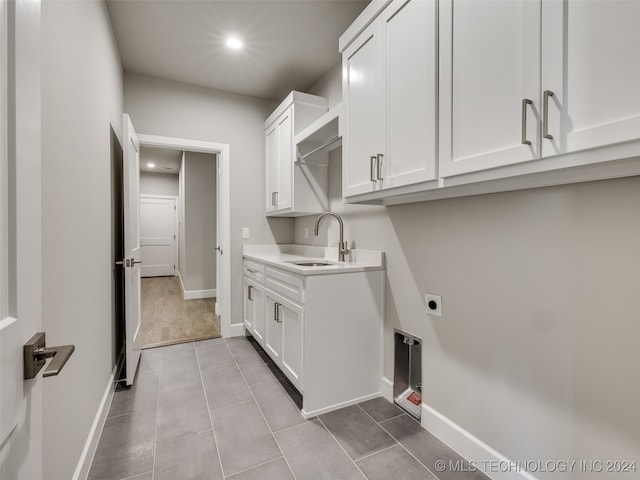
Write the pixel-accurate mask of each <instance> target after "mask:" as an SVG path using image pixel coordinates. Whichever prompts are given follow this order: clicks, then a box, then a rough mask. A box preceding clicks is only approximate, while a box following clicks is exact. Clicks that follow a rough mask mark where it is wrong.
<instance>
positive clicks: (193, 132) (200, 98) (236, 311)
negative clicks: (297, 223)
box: [124, 72, 293, 325]
mask: <svg viewBox="0 0 640 480" xmlns="http://www.w3.org/2000/svg"><path fill="white" fill-rule="evenodd" d="M124 105H125V111H126V112H127V113H129V115H131V119H132V121H133V124H134V126H135V128H136V130H137V131H138V133H144V134H150V135H162V136H168V137H178V138H189V139H194V140H203V141H208V142H219V143H228V144H229V145H230V156H231V162H230V164H231V165H230V166H231V172H230V176H231V185H230V194H231V205H230V207H231V212H233V214H232V215H231V232H230V235H231V252H230V254H231V316H232V318H231V323H232V324H238V325H241V324H242V245H243V243H252V244H258V243H274V242H275V243H290V242H292V241H293V219H290V218H273V219H267V218H266V217H265V213H264V207H263V200H264V189H265V185H264V174H263V172H264V168H265V163H264V162H265V160H264V158H265V157H264V155H265V154H264V142H265V140H264V121H265V119H266V118H267V116H268V115H269V114H270V113H271V112H272V111H273V109H274V108H275V107H276V103H275V102H272V101H269V100H263V99H258V98H254V97H248V96H244V95H236V94H231V93H226V92H220V91H216V90H211V89H208V88H203V87H196V86H192V85H187V84H183V83H177V82H171V81H167V80H161V79H157V78H153V77H148V76H145V75H139V74H135V73H131V72H125V75H124ZM242 227H249V228H250V230H251V238H250V239H248V240H243V239H242Z"/></svg>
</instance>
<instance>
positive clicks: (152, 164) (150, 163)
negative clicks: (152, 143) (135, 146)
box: [147, 162, 156, 168]
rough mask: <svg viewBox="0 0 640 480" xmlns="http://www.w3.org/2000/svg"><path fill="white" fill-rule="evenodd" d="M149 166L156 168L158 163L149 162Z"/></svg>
mask: <svg viewBox="0 0 640 480" xmlns="http://www.w3.org/2000/svg"><path fill="white" fill-rule="evenodd" d="M147 167H149V168H156V164H155V163H152V162H149V163H147Z"/></svg>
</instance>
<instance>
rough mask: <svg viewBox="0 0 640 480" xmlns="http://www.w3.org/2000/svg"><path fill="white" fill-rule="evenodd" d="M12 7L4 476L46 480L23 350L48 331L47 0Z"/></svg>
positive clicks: (1, 244)
mask: <svg viewBox="0 0 640 480" xmlns="http://www.w3.org/2000/svg"><path fill="white" fill-rule="evenodd" d="M8 4H9V2H7V1H6V0H0V478H1V479H3V480H4V479H7V480H9V479H11V480H42V478H43V474H42V374H39V375H37V376H36V377H35V378H33V379H31V380H23V378H24V372H23V349H22V346H23V344H24V343H26V341H28V340H29V338H31V336H32V335H33V334H35V333H36V332H39V331H42V302H41V297H42V293H41V283H42V257H41V254H40V252H41V251H42V231H41V229H42V213H41V208H42V207H41V204H42V196H41V191H42V188H41V173H42V170H41V152H40V147H41V135H40V117H41V107H40V87H41V81H40V78H41V74H40V65H41V56H40V2H39V1H26V0H17V1H15V2H13V8H12V9H11V11H9V9H8V8H7V7H8ZM16 25H19V26H20V28H16ZM10 31H12V32H13V41H12V42H9V41H8V40H9V38H10V34H9V32H10ZM9 54H11V55H12V56H13V66H12V68H7V66H8V62H7V58H8V55H9ZM9 74H11V76H12V80H13V81H12V82H11V83H12V87H10V86H9V82H8V75H9ZM8 98H13V109H12V112H11V113H10V112H9V109H8V108H7V100H8ZM17 119H19V121H18V120H17ZM25 125H27V126H28V128H25V127H24V126H25ZM10 141H11V142H12V143H13V147H14V149H13V150H14V151H13V153H14V154H13V155H11V156H9V154H8V145H9V143H10ZM10 163H11V165H12V169H9V164H10ZM10 170H13V173H12V174H11V176H10ZM9 185H12V186H13V188H12V189H11V191H10V189H9ZM49 381H52V380H49Z"/></svg>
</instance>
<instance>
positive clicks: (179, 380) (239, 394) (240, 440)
mask: <svg viewBox="0 0 640 480" xmlns="http://www.w3.org/2000/svg"><path fill="white" fill-rule="evenodd" d="M438 460H443V461H445V462H447V465H450V464H449V463H448V462H449V461H451V462H460V461H462V459H461V458H460V457H459V456H458V455H457V454H456V453H455V452H454V451H452V450H451V449H450V448H448V447H447V446H446V445H444V444H443V443H442V442H440V441H439V440H438V439H437V438H435V437H434V436H433V435H431V434H430V433H429V432H427V431H426V430H424V429H422V428H420V426H419V425H418V423H416V422H415V421H414V420H413V419H412V418H411V417H409V416H407V415H406V414H404V413H403V412H402V411H401V410H400V409H398V408H397V407H396V406H394V405H393V404H391V403H389V402H387V401H386V400H384V399H382V398H377V399H374V400H370V401H367V402H364V403H361V404H359V405H354V406H351V407H346V408H343V409H341V410H338V411H335V412H331V413H327V414H324V415H321V416H320V417H317V418H314V419H310V420H305V419H304V418H302V416H301V415H300V412H299V410H298V409H297V408H296V406H295V404H294V403H293V401H292V400H291V399H290V398H289V397H288V396H287V394H286V393H285V391H284V389H283V387H282V386H281V385H280V383H279V382H278V381H277V379H276V377H274V375H273V374H272V373H271V371H270V370H269V369H268V368H267V367H266V366H265V364H264V362H263V360H262V359H261V358H260V356H259V355H258V354H257V353H256V352H255V350H254V349H253V347H252V346H251V345H250V344H249V342H248V341H247V340H246V339H244V338H233V339H226V340H223V339H221V338H218V339H214V340H204V341H201V342H195V343H185V344H181V345H172V346H169V347H161V348H156V349H150V350H144V351H143V352H142V358H141V361H140V367H139V370H138V377H137V380H136V384H135V385H134V387H133V388H131V389H129V390H118V391H117V392H116V393H115V396H114V399H113V403H112V405H111V409H110V411H109V415H108V418H107V421H106V424H105V427H104V430H103V432H102V436H101V438H100V442H99V444H98V449H97V451H96V455H95V458H94V460H93V464H92V467H91V471H90V473H89V480H124V479H126V480H216V479H227V478H228V479H233V480H316V479H318V480H350V479H354V480H355V479H358V480H363V479H365V478H366V479H369V480H393V479H402V480H414V479H416V480H417V479H431V480H433V479H442V480H450V479H453V478H455V479H464V480H467V479H485V478H487V477H485V476H484V475H482V474H481V473H479V472H469V471H468V470H470V469H469V468H461V469H460V470H463V471H457V472H454V471H445V472H437V471H436V468H435V465H436V462H437V461H438Z"/></svg>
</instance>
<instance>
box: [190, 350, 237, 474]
mask: <svg viewBox="0 0 640 480" xmlns="http://www.w3.org/2000/svg"><path fill="white" fill-rule="evenodd" d="M225 346H226V342H225ZM193 348H194V350H195V352H196V365H198V374H199V375H200V386H201V387H202V393H203V394H204V403H205V404H206V405H207V413H208V414H209V423H210V424H211V432H212V433H213V444H214V445H215V447H216V454H217V455H218V463H219V464H220V472H221V473H222V478H225V476H224V467H223V466H222V458H221V457H220V449H219V448H218V439H217V437H216V430H215V428H213V417H212V416H211V408H209V399H208V398H207V389H206V388H204V380H203V379H202V370H201V369H200V358H198V349H197V348H196V345H195V343H194V344H193ZM228 348H229V347H227V349H228ZM229 353H231V352H229Z"/></svg>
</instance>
